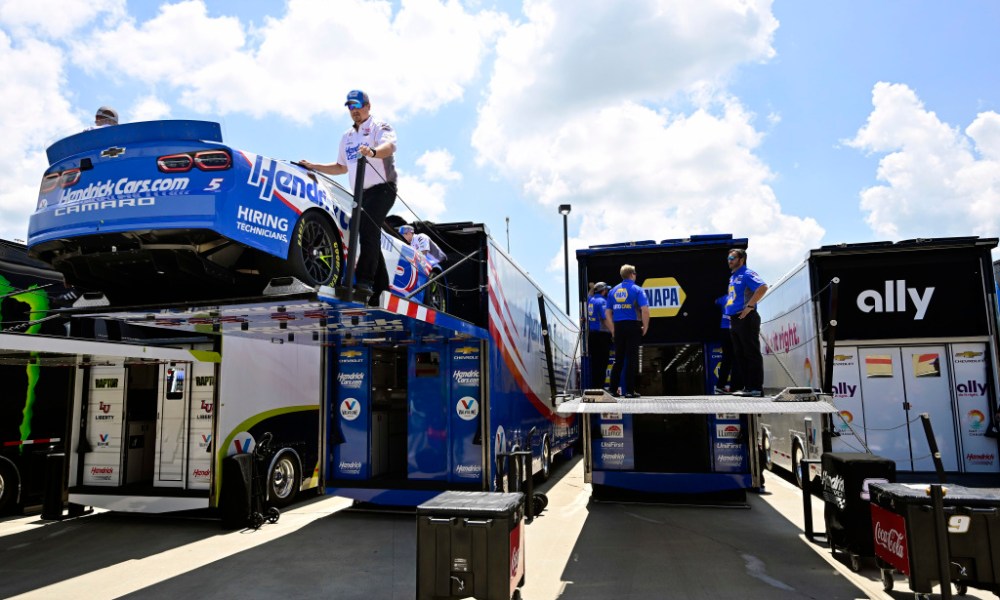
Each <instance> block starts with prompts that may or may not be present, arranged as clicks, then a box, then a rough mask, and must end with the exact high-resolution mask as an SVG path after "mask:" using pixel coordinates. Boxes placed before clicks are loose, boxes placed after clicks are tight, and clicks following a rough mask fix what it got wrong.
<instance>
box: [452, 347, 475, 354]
mask: <svg viewBox="0 0 1000 600" xmlns="http://www.w3.org/2000/svg"><path fill="white" fill-rule="evenodd" d="M478 349H479V348H476V347H475V346H462V347H460V348H455V352H457V353H459V354H472V353H473V352H475V351H476V350H478Z"/></svg>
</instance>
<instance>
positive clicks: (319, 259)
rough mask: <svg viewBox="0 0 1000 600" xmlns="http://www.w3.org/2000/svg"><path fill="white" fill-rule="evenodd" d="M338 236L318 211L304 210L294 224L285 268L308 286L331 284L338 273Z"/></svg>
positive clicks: (335, 279)
mask: <svg viewBox="0 0 1000 600" xmlns="http://www.w3.org/2000/svg"><path fill="white" fill-rule="evenodd" d="M341 256H342V254H341V247H340V237H339V236H338V235H337V233H336V232H335V231H334V229H333V226H332V225H331V224H330V222H329V221H328V220H327V219H326V217H324V216H323V214H322V213H320V212H318V211H315V210H313V211H307V212H305V213H303V214H302V217H301V218H299V222H298V223H296V224H295V231H293V232H292V241H291V244H290V245H289V248H288V270H289V272H290V274H291V275H292V276H293V277H295V278H297V279H298V280H299V281H301V282H302V283H304V284H306V285H310V286H314V287H315V286H320V285H333V284H335V283H336V282H337V279H338V278H339V277H340V268H341V262H342V261H341Z"/></svg>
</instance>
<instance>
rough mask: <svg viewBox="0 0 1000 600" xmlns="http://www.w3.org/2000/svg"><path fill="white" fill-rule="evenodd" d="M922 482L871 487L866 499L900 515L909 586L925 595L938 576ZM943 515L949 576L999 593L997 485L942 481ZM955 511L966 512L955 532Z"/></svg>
mask: <svg viewBox="0 0 1000 600" xmlns="http://www.w3.org/2000/svg"><path fill="white" fill-rule="evenodd" d="M926 487H927V486H924V485H923V484H921V487H920V488H919V489H918V488H916V487H914V486H907V485H902V484H898V483H891V484H880V483H876V484H873V485H872V486H871V497H872V504H875V505H877V506H880V507H882V508H884V509H886V510H887V511H890V512H892V513H895V514H897V515H899V516H901V517H902V518H903V520H904V521H905V523H906V547H907V553H908V555H909V556H908V560H909V568H910V573H909V581H910V589H912V590H913V591H914V592H915V593H918V594H929V593H930V592H931V589H932V587H933V586H934V584H935V583H941V581H940V577H939V575H938V559H937V554H936V552H937V550H936V542H935V535H934V510H933V506H932V501H931V498H930V495H929V493H928V492H927V491H926V489H925V488H926ZM944 490H945V496H944V517H945V520H946V522H948V523H949V532H948V548H949V556H950V563H951V573H950V578H951V581H952V582H954V583H955V584H957V585H959V586H960V587H961V586H971V587H975V588H980V589H984V590H989V591H992V592H993V593H994V594H998V595H1000V488H967V487H965V486H961V485H949V484H944ZM955 516H965V517H968V519H969V520H968V522H967V523H968V528H967V530H966V531H965V532H958V531H956V529H957V527H954V528H953V526H956V525H957V524H958V523H957V522H956V521H954V520H953V518H954V517H955Z"/></svg>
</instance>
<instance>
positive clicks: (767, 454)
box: [760, 429, 774, 471]
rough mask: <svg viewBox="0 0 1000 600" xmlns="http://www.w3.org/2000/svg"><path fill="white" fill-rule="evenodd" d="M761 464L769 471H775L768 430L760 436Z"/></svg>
mask: <svg viewBox="0 0 1000 600" xmlns="http://www.w3.org/2000/svg"><path fill="white" fill-rule="evenodd" d="M760 463H761V464H762V465H764V468H765V469H767V470H768V471H773V470H774V462H773V461H772V460H771V436H770V435H768V433H767V430H766V429H765V430H764V431H763V432H762V433H761V435H760Z"/></svg>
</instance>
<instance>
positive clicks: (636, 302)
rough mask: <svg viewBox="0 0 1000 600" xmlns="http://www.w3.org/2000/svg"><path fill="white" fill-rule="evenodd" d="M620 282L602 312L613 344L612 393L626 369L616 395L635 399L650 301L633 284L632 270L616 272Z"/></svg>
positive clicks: (625, 266)
mask: <svg viewBox="0 0 1000 600" xmlns="http://www.w3.org/2000/svg"><path fill="white" fill-rule="evenodd" d="M619 273H621V276H622V282H621V283H619V284H618V285H616V286H615V287H614V288H612V290H611V293H610V294H608V297H609V300H608V307H607V309H605V314H607V316H608V319H609V320H610V321H611V337H613V338H614V341H615V364H614V366H613V367H611V391H612V392H614V391H616V390H617V389H618V388H619V385H621V383H622V382H621V376H622V367H623V365H624V366H625V383H624V385H621V388H620V392H619V393H618V395H620V396H625V397H626V398H638V397H639V393H638V392H637V391H636V389H635V388H636V380H637V379H638V378H639V344H640V343H641V342H642V336H644V335H646V331H647V330H648V329H649V300H647V299H646V292H645V291H643V289H642V288H641V287H639V286H638V285H636V283H635V267H634V266H632V265H622V268H621V270H620V271H619Z"/></svg>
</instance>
